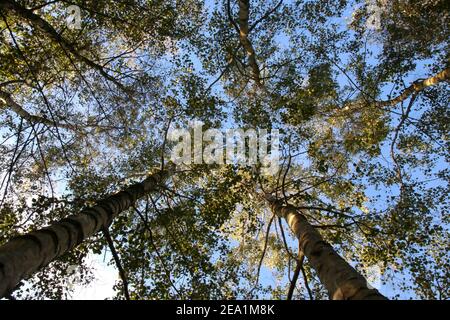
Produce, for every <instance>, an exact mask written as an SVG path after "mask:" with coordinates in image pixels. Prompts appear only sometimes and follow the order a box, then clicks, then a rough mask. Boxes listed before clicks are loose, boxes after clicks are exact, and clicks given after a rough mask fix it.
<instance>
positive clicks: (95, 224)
mask: <svg viewBox="0 0 450 320" xmlns="http://www.w3.org/2000/svg"><path fill="white" fill-rule="evenodd" d="M171 171H172V170H171V169H169V170H164V171H159V172H157V173H155V174H152V175H150V176H149V177H147V178H146V179H145V180H144V181H142V182H140V183H136V184H134V185H131V186H130V187H128V188H126V189H124V190H123V191H120V192H118V193H116V194H114V195H112V196H110V197H108V198H106V199H104V200H101V201H99V202H97V204H96V205H95V206H92V207H90V208H86V209H83V210H82V211H81V212H79V213H78V214H76V215H72V216H70V217H67V218H65V219H62V220H60V221H58V222H55V223H54V224H52V225H51V226H49V227H46V228H43V229H40V230H37V231H33V232H30V233H28V234H25V235H22V236H18V237H16V238H13V239H11V240H10V241H9V242H7V243H6V244H4V245H3V246H1V247H0V297H4V296H5V295H7V294H9V293H10V292H11V290H13V289H14V287H15V286H16V285H17V284H18V283H19V282H20V281H21V280H22V279H26V278H27V277H28V276H30V275H31V274H32V273H33V272H35V271H37V270H38V269H40V268H41V267H44V266H46V265H47V264H48V263H50V262H51V261H53V260H54V259H56V258H58V257H60V256H61V255H63V254H64V253H66V252H68V251H70V250H71V249H73V248H74V247H76V246H77V245H79V244H80V243H82V242H83V241H84V240H85V239H87V238H89V237H91V236H92V235H94V234H96V233H97V232H99V231H101V230H102V229H104V228H106V229H107V228H108V227H109V225H110V224H111V222H112V221H113V220H114V218H115V217H116V216H117V215H118V214H120V213H121V212H123V211H124V210H127V209H128V208H130V207H131V206H133V205H134V203H135V202H136V201H137V200H138V199H139V198H142V197H143V196H145V195H147V194H149V193H150V192H153V191H156V190H157V189H158V188H159V186H160V185H161V184H162V183H163V182H164V181H165V180H166V179H167V178H168V176H169V175H170V174H171Z"/></svg>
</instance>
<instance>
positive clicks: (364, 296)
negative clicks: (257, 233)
mask: <svg viewBox="0 0 450 320" xmlns="http://www.w3.org/2000/svg"><path fill="white" fill-rule="evenodd" d="M266 198H267V199H268V201H269V203H270V205H271V209H272V211H273V212H274V213H275V214H276V215H277V216H279V217H281V218H284V219H286V221H287V223H288V225H289V227H290V229H291V230H292V232H293V233H294V234H295V236H296V237H297V238H298V240H299V246H300V249H301V250H302V251H303V253H304V255H305V256H306V257H307V258H308V261H309V263H310V264H311V266H312V267H313V268H314V270H315V271H316V272H317V274H318V276H319V279H320V281H321V283H322V284H323V285H324V286H325V288H326V289H327V290H328V293H329V295H330V298H331V299H333V300H384V299H387V298H386V297H384V296H383V295H382V294H380V293H379V292H378V291H377V290H376V289H370V288H369V287H368V285H367V281H366V279H365V278H364V277H363V276H362V275H361V274H360V273H358V271H356V270H355V269H354V268H353V267H352V266H351V265H349V264H348V263H347V262H346V261H345V260H344V259H343V258H342V257H341V256H340V255H339V254H338V253H337V252H336V251H335V250H334V249H333V248H332V247H331V245H330V244H328V243H327V242H325V241H324V240H323V238H322V236H321V235H320V233H319V232H318V231H317V230H316V229H315V228H314V227H313V226H312V225H311V224H310V223H309V222H308V220H306V218H305V217H304V216H303V215H302V214H301V213H300V212H299V210H297V208H295V207H294V206H283V205H282V204H281V203H280V202H279V201H276V200H274V199H273V198H272V197H266Z"/></svg>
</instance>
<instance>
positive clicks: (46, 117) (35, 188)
mask: <svg viewBox="0 0 450 320" xmlns="http://www.w3.org/2000/svg"><path fill="white" fill-rule="evenodd" d="M69 7H71V8H73V7H75V8H78V9H79V13H80V17H79V18H80V26H79V28H78V27H76V26H75V27H74V26H73V25H72V24H71V20H70V19H71V18H73V16H72V14H73V13H72V12H71V11H70V10H69V9H68V8H69ZM449 20H450V18H449V3H448V1H443V0H427V1H414V0H392V1H386V0H372V1H371V0H354V1H347V0H330V1H323V0H308V1H300V0H298V1H296V0H291V1H287V0H268V1H262V0H252V1H249V0H214V1H212V0H210V1H198V0H187V1H179V0H170V1H160V0H119V1H94V0H73V1H67V0H55V1H49V0H33V1H29V0H4V1H1V2H0V135H1V137H0V139H1V141H0V171H1V174H0V245H1V244H4V243H7V242H8V241H9V240H10V239H12V238H14V237H16V236H18V235H22V234H26V233H28V232H30V231H32V230H36V229H39V228H42V227H45V226H48V225H50V224H51V223H53V222H54V221H58V220H60V219H63V218H65V217H67V216H70V215H71V214H74V213H76V212H78V211H80V210H81V209H82V208H84V207H87V206H91V205H93V204H94V203H96V201H97V200H98V199H102V198H105V197H107V196H108V195H110V194H113V193H115V192H117V191H119V190H122V189H124V188H126V187H127V186H130V185H132V184H133V183H136V182H139V181H141V180H143V179H145V178H146V177H147V176H148V175H151V174H154V173H155V172H158V170H161V169H167V167H168V166H170V165H171V164H170V152H171V150H172V149H173V147H174V145H175V142H174V141H170V139H168V134H169V133H170V131H171V130H173V129H175V128H190V126H191V125H192V123H194V122H199V121H200V122H201V123H202V124H203V129H204V130H206V129H210V128H217V129H221V130H225V129H229V128H241V129H243V130H245V129H255V130H258V129H263V130H269V131H270V130H275V129H276V130H279V132H280V159H279V163H278V170H277V171H276V173H273V174H269V175H268V174H264V173H263V170H262V169H263V168H262V167H261V165H260V164H256V165H239V164H222V165H221V164H206V163H201V164H199V163H196V164H181V165H177V167H176V169H175V171H174V172H173V173H172V174H171V175H170V176H169V177H168V178H167V180H166V181H165V183H164V184H163V185H161V186H160V188H159V189H158V190H156V191H155V192H153V193H151V194H148V195H146V196H144V197H143V198H142V199H140V200H138V201H137V202H136V204H135V205H133V206H131V207H130V208H129V209H127V210H125V211H124V212H122V213H120V214H119V215H118V216H117V217H116V218H115V219H114V220H113V221H112V222H111V225H110V227H109V228H108V229H105V230H103V231H102V232H100V233H97V234H96V235H94V236H92V237H90V238H89V239H88V240H86V241H83V242H82V243H81V244H80V245H79V246H77V247H76V248H75V249H73V250H71V251H69V252H68V253H66V254H64V255H63V256H61V257H60V258H58V259H56V260H55V261H53V262H51V263H50V264H49V265H48V266H45V267H43V268H42V269H40V271H38V272H37V273H35V274H34V275H32V276H31V277H29V278H28V279H27V280H26V281H22V282H21V284H20V285H19V286H18V287H17V288H16V290H14V291H13V292H12V293H11V297H14V298H17V299H20V298H51V299H61V298H69V297H70V296H71V293H72V292H73V290H74V288H75V286H84V285H87V284H88V283H89V282H90V281H91V280H92V279H93V278H94V277H95V276H96V275H95V273H94V272H93V270H92V268H91V267H90V265H89V257H91V256H92V255H100V254H104V255H105V256H106V257H108V259H109V260H110V263H111V265H114V267H115V268H117V270H118V274H119V276H118V279H117V282H116V285H115V286H114V288H113V292H114V298H116V299H125V298H126V299H223V298H226V299H241V298H267V297H270V298H275V299H286V298H293V299H327V298H328V295H327V291H326V290H325V289H324V286H323V284H322V283H321V282H320V281H319V279H318V274H317V270H315V269H314V268H313V267H311V263H309V261H308V258H306V259H305V257H304V255H303V253H302V250H299V245H298V241H297V238H296V237H295V236H294V235H292V234H291V232H290V231H289V227H288V224H287V223H286V221H284V220H282V219H281V218H280V217H278V216H277V215H276V214H275V213H274V212H273V210H271V204H270V203H269V202H268V201H267V196H268V195H270V196H271V197H273V198H275V199H276V201H279V202H280V203H283V204H286V205H290V206H295V207H296V208H298V210H300V211H301V213H302V215H303V216H304V217H306V219H308V221H309V223H310V224H311V225H312V226H313V227H314V228H315V230H317V231H318V232H319V234H320V235H321V237H322V238H323V239H324V241H326V242H327V243H329V244H331V245H332V246H333V248H334V249H335V250H336V252H337V253H339V255H340V256H342V257H343V258H344V259H345V260H346V261H347V262H349V263H350V264H351V265H352V266H354V267H355V269H356V270H358V271H359V272H360V273H362V274H363V275H364V276H366V277H369V279H370V274H369V273H370V270H374V268H375V270H376V272H378V275H379V278H380V281H381V282H380V284H379V285H380V286H381V288H378V289H379V291H380V292H382V293H383V294H384V295H385V296H387V297H388V298H410V297H411V298H417V299H449V298H450V289H449V288H450V283H449V281H450V269H449V266H448V265H449V261H450V253H449V246H450V234H449V223H450V219H449V217H450V215H449V198H448V194H449V178H450V171H449V166H448V161H449V154H450V152H449V147H450V141H449V124H450V119H449V118H450V112H449V108H448V103H449V90H448V89H449V79H450V69H449V61H450V60H449V58H450V57H449V47H448V39H449V38H450V32H449V26H450V21H449ZM297 278H298V279H297ZM294 279H295V280H294Z"/></svg>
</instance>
